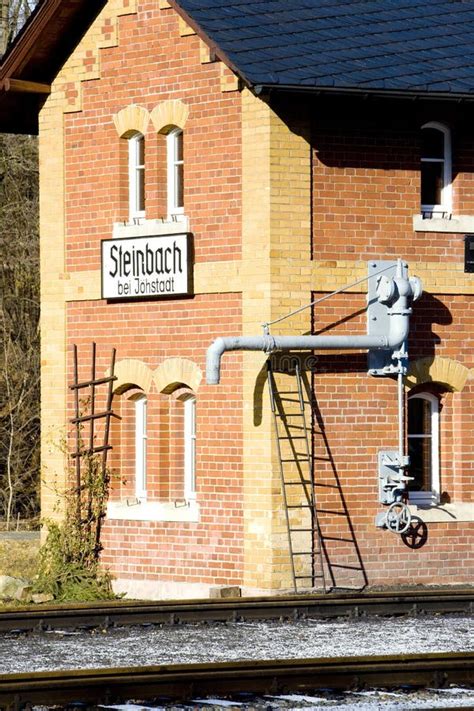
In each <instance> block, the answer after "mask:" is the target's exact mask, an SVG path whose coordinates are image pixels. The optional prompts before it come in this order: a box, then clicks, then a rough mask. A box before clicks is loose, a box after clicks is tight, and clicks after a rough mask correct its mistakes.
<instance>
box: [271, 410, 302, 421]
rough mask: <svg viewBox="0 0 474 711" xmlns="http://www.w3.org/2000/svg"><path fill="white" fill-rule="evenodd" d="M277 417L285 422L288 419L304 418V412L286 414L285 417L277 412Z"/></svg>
mask: <svg viewBox="0 0 474 711" xmlns="http://www.w3.org/2000/svg"><path fill="white" fill-rule="evenodd" d="M275 417H280V418H281V419H283V420H285V419H286V418H287V417H304V412H285V414H284V415H280V413H279V412H275Z"/></svg>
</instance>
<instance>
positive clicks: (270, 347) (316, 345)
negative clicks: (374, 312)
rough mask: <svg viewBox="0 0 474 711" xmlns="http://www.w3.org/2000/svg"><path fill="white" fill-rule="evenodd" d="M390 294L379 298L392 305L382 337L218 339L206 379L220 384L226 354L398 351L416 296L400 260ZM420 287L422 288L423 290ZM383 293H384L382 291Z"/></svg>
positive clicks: (209, 352)
mask: <svg viewBox="0 0 474 711" xmlns="http://www.w3.org/2000/svg"><path fill="white" fill-rule="evenodd" d="M384 286H385V287H387V288H388V291H387V292H386V293H385V292H384V293H381V294H380V295H379V301H381V303H387V304H389V303H391V304H392V305H391V308H390V309H389V311H388V313H389V314H390V321H389V328H388V332H387V334H385V335H380V336H368V335H367V336H271V335H264V336H226V337H220V338H216V340H215V341H214V342H213V343H212V344H211V345H210V346H209V348H208V349H207V359H206V379H207V382H208V384H209V385H216V384H218V383H219V381H220V363H221V358H222V355H223V354H224V353H225V352H226V351H263V352H265V353H273V352H274V351H290V350H322V351H324V350H360V349H369V350H383V349H389V350H393V351H397V350H399V349H400V348H401V347H402V345H403V344H404V343H405V341H406V339H407V338H408V331H409V316H410V314H411V308H410V303H411V301H412V300H413V298H416V295H415V282H410V280H409V279H406V278H404V277H403V276H402V267H401V260H399V264H398V269H397V275H396V276H395V277H394V278H393V279H390V280H389V279H387V280H386V283H385V284H384ZM420 288H421V287H420ZM382 291H383V290H381V292H382Z"/></svg>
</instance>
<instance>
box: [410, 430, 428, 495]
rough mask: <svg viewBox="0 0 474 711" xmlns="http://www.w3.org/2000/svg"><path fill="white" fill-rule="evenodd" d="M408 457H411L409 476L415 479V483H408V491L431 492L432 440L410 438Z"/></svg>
mask: <svg viewBox="0 0 474 711" xmlns="http://www.w3.org/2000/svg"><path fill="white" fill-rule="evenodd" d="M408 456H409V457H410V469H409V472H408V474H409V476H412V477H414V480H413V481H409V482H408V490H409V491H431V438H430V437H420V438H412V439H410V438H409V439H408Z"/></svg>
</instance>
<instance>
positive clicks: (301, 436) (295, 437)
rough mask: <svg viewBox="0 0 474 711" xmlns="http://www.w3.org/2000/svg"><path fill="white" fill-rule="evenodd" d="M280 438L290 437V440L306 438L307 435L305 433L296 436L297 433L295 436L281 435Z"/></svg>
mask: <svg viewBox="0 0 474 711" xmlns="http://www.w3.org/2000/svg"><path fill="white" fill-rule="evenodd" d="M278 439H289V440H294V439H306V437H305V436H304V435H299V436H296V435H295V436H292V437H286V436H285V437H283V436H279V437H278Z"/></svg>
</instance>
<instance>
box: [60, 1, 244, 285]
mask: <svg viewBox="0 0 474 711" xmlns="http://www.w3.org/2000/svg"><path fill="white" fill-rule="evenodd" d="M119 38H120V41H119V46H118V47H114V48H109V49H103V50H101V53H100V57H101V79H100V80H97V81H88V82H86V83H83V84H82V90H83V110H82V111H81V112H78V113H71V114H67V115H66V117H65V136H66V149H65V163H66V165H67V171H66V196H67V198H66V215H67V225H68V228H67V260H66V262H67V268H68V269H71V270H74V271H75V270H86V269H97V268H98V267H99V258H100V252H99V250H97V248H96V242H97V240H98V239H104V238H107V237H110V236H111V231H112V224H113V223H114V222H120V221H124V220H127V219H128V194H127V145H126V143H127V142H126V140H125V139H120V138H119V137H118V135H117V131H116V129H115V126H114V124H113V121H112V117H113V115H114V114H116V113H117V112H119V111H120V110H121V109H123V108H125V107H126V106H128V105H130V104H133V103H136V104H139V105H140V106H143V107H144V108H146V109H147V110H148V111H151V110H152V109H153V108H154V107H155V106H156V105H157V104H158V103H160V102H162V101H166V100H168V99H180V100H181V101H182V102H184V103H185V104H187V105H188V106H189V118H188V120H187V123H186V126H185V131H184V160H185V195H184V204H185V212H186V215H187V216H188V217H189V218H190V221H191V225H192V230H193V232H194V233H195V234H198V235H199V240H197V241H196V245H195V246H196V261H197V262H199V261H206V260H209V259H212V260H213V261H215V260H219V259H226V260H228V259H233V258H238V257H239V256H240V221H241V205H240V185H241V164H240V135H241V130H240V94H239V92H227V93H223V92H221V90H220V79H219V71H220V65H219V63H218V62H217V63H211V64H201V63H200V59H199V56H200V55H199V40H198V38H197V36H187V37H180V36H179V31H178V17H177V15H176V13H175V12H174V11H173V10H160V9H159V8H158V3H156V2H140V3H139V12H138V15H129V16H125V17H121V18H120V19H119ZM145 150H146V164H147V169H146V178H145V182H146V216H147V218H161V217H163V216H165V214H166V200H165V197H164V193H163V183H164V180H165V169H166V161H165V150H164V136H163V135H159V134H157V133H156V130H155V128H154V127H153V124H152V122H150V124H149V127H148V131H147V134H146V137H145Z"/></svg>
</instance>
